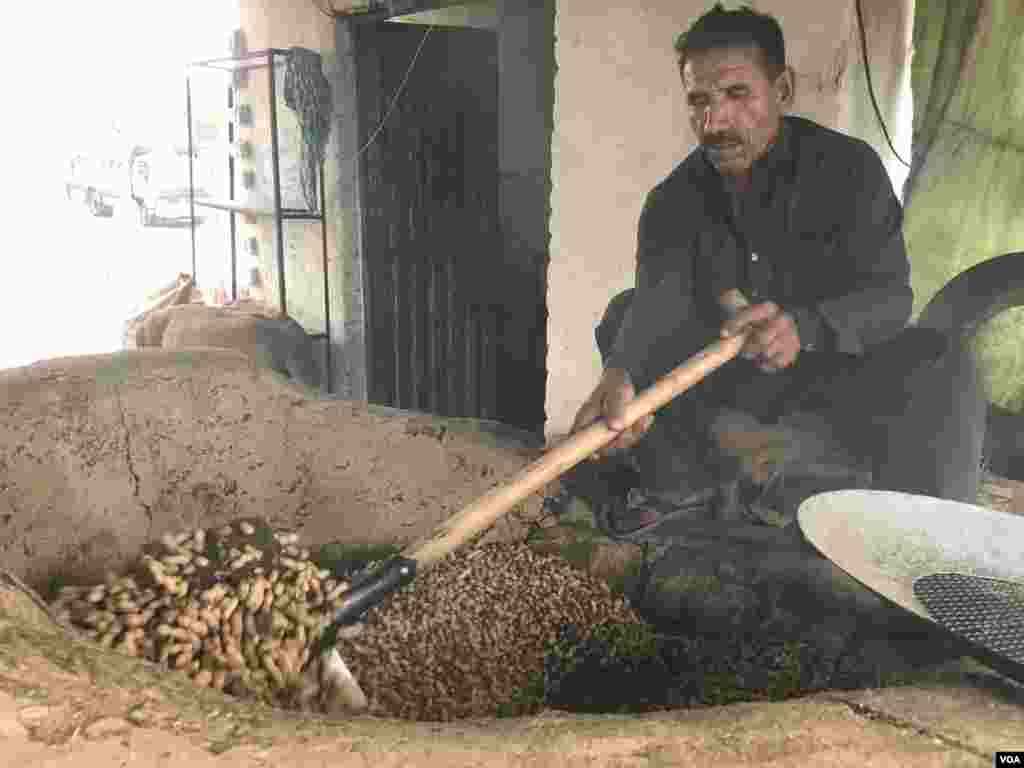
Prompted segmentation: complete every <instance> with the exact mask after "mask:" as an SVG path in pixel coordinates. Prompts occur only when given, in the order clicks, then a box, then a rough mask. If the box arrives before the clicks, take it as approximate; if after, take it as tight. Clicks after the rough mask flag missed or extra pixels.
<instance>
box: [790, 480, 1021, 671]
mask: <svg viewBox="0 0 1024 768" xmlns="http://www.w3.org/2000/svg"><path fill="white" fill-rule="evenodd" d="M797 519H798V521H799V525H800V528H801V530H802V531H803V533H804V536H805V537H806V538H807V540H808V541H810V542H811V544H813V545H814V546H815V547H816V548H817V549H818V550H819V551H820V552H821V553H822V554H823V555H824V556H825V557H827V558H829V559H830V560H831V561H832V562H834V563H835V564H836V565H837V566H839V567H840V568H842V569H843V570H844V571H846V572H847V573H848V574H850V575H851V576H852V577H853V578H855V579H857V580H858V581H859V582H861V583H862V584H864V586H866V587H868V588H869V589H871V590H873V591H874V592H875V593H877V594H879V595H881V596H882V597H884V598H886V599H887V600H889V601H891V602H892V603H895V604H896V605H898V606H899V607H901V608H903V609H904V610H907V611H910V612H911V613H914V614H916V615H918V616H920V617H922V618H924V619H926V620H928V621H931V622H933V623H935V624H937V625H938V626H939V627H941V628H942V629H944V630H946V631H947V632H951V633H952V634H954V635H956V636H957V637H958V638H960V639H961V640H964V641H966V643H967V644H968V645H969V646H971V647H972V648H974V649H976V650H977V651H978V653H977V655H978V657H979V659H981V660H982V661H984V662H985V663H988V664H990V665H991V666H993V668H996V669H997V670H998V671H1000V672H1002V673H1003V674H1006V675H1007V676H1009V677H1013V678H1014V679H1016V680H1020V681H1022V682H1024V517H1020V516H1017V515H1011V514H1007V513H1004V512H996V511H994V510H991V509H986V508H984V507H978V506H975V505H973V504H964V503H961V502H955V501H948V500H945V499H937V498H932V497H929V496H918V495H914V494H908V493H898V492H895V491H870V490H844V491H830V492H828V493H821V494H817V495H815V496H811V497H810V498H808V499H807V500H805V501H804V502H803V504H801V505H800V509H799V511H798V513H797Z"/></svg>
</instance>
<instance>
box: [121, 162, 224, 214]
mask: <svg viewBox="0 0 1024 768" xmlns="http://www.w3.org/2000/svg"><path fill="white" fill-rule="evenodd" d="M130 179H131V196H132V198H133V199H134V200H135V203H136V205H137V206H138V209H139V221H140V222H141V223H142V226H144V227H148V226H150V225H151V224H154V223H156V222H158V221H175V220H181V219H184V220H186V221H187V220H188V219H189V218H190V216H191V211H190V208H189V177H188V151H187V150H186V151H180V150H176V149H171V150H165V149H158V150H148V151H145V150H144V151H142V152H139V153H137V154H135V156H134V158H133V159H132V161H131V173H130ZM195 196H196V197H205V196H206V192H205V191H204V190H203V189H201V188H197V189H196V190H195ZM197 218H198V216H197Z"/></svg>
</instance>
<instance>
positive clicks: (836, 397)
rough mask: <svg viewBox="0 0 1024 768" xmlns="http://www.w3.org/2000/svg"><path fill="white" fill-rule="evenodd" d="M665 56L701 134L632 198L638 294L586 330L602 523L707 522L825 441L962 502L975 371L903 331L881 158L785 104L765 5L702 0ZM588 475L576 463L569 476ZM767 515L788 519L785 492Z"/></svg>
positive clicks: (776, 35)
mask: <svg viewBox="0 0 1024 768" xmlns="http://www.w3.org/2000/svg"><path fill="white" fill-rule="evenodd" d="M676 50H677V53H678V55H679V68H680V74H681V76H682V83H683V88H684V90H685V93H686V100H687V105H688V109H689V119H690V125H691V127H692V129H693V131H694V134H695V135H696V137H697V139H698V141H699V147H698V148H697V149H696V150H694V151H693V152H692V153H691V154H690V155H689V156H688V157H687V158H686V159H685V160H684V161H683V162H682V163H681V164H680V165H679V166H678V167H677V168H676V169H675V170H674V171H673V172H672V173H671V174H670V175H669V176H668V178H666V179H665V180H664V181H663V182H662V183H660V184H659V185H658V186H657V187H655V188H654V190H653V191H652V192H651V193H650V194H649V195H648V197H647V200H646V201H645V204H644V208H643V212H642V214H641V217H640V223H639V232H638V250H637V257H636V258H637V263H636V285H635V289H634V290H633V292H632V293H630V292H626V293H625V294H623V295H620V296H618V297H616V298H615V299H614V300H613V301H612V304H611V305H610V306H609V308H608V311H607V312H606V314H605V317H604V319H603V320H602V323H601V325H600V326H599V327H598V329H597V341H598V346H599V347H600V349H601V354H602V359H603V361H604V373H603V375H602V378H601V380H600V382H599V384H598V385H597V387H596V388H595V389H594V391H593V393H592V394H591V395H590V397H589V398H588V399H587V400H586V402H585V403H584V404H583V406H582V407H581V408H580V410H579V412H578V414H577V416H576V419H575V422H574V426H573V429H574V431H576V430H579V429H581V428H582V427H584V426H586V425H588V424H590V423H591V422H593V421H594V420H596V419H598V418H601V417H604V418H606V419H607V422H608V424H609V426H610V427H611V428H612V429H613V430H616V431H618V432H620V434H619V436H618V437H617V438H616V440H615V441H614V442H613V443H612V444H611V445H610V446H609V447H608V449H607V450H605V451H604V452H602V454H601V456H600V457H599V458H603V459H605V461H604V462H601V464H599V465H598V468H597V478H596V479H598V480H602V482H603V483H604V485H603V487H604V489H605V491H607V492H610V493H611V495H612V496H614V497H615V499H616V504H617V507H616V508H615V509H614V510H613V512H611V513H609V517H607V519H605V520H603V523H604V524H603V526H602V527H606V528H607V527H610V528H612V529H613V530H612V531H610V532H612V533H616V534H621V533H628V532H629V530H630V529H631V528H636V527H643V526H644V525H649V524H653V523H655V522H656V521H657V520H658V519H659V518H660V517H661V516H663V515H664V514H665V513H666V512H672V513H674V514H677V515H678V513H679V512H680V510H684V511H685V510H689V513H688V514H690V517H691V518H693V517H699V518H707V517H708V516H709V515H710V516H716V515H717V516H719V517H722V516H723V515H724V514H725V513H724V512H723V503H724V500H728V502H729V503H728V504H727V505H726V506H729V505H731V507H730V508H731V509H732V513H736V510H737V509H738V510H739V512H738V513H739V514H741V515H742V514H747V515H753V516H754V517H758V516H759V514H760V513H758V512H757V510H759V509H760V510H763V509H764V508H766V507H770V506H771V505H772V503H773V502H772V501H771V499H770V494H769V491H770V490H771V488H772V486H773V483H776V482H777V481H778V480H779V478H780V477H784V476H785V472H786V467H787V466H791V465H793V464H794V461H795V462H796V463H797V464H799V463H800V462H801V461H802V462H803V464H804V465H807V464H815V463H817V464H821V463H822V462H824V463H828V461H827V458H826V456H827V455H831V456H833V457H835V456H841V457H842V458H840V459H839V463H841V464H842V463H845V464H857V463H858V462H860V463H861V464H862V465H864V466H866V467H867V469H868V470H869V472H870V476H871V483H872V486H873V487H875V488H886V489H890V490H903V491H907V492H915V493H922V494H928V495H934V496H942V497H947V498H958V499H961V500H968V501H973V495H974V493H975V489H976V486H977V473H978V463H979V459H980V446H981V436H980V434H979V424H980V423H981V421H982V420H981V419H980V414H981V402H982V401H981V398H980V397H979V396H978V388H977V382H976V375H975V371H974V368H973V364H972V361H971V360H970V359H969V357H968V356H967V355H966V353H965V352H964V351H963V350H962V349H961V348H960V345H959V344H952V343H949V342H948V340H947V339H946V338H945V337H943V336H942V335H940V334H938V333H936V332H931V331H927V330H925V329H917V328H906V327H905V325H906V323H907V321H908V319H909V317H910V312H911V306H912V300H913V294H912V292H911V288H910V284H909V274H910V270H909V264H908V262H907V256H906V252H905V248H904V241H903V235H902V231H901V227H902V220H903V217H902V209H901V206H900V203H899V201H898V199H897V198H896V196H895V195H894V193H893V189H892V185H891V182H890V180H889V177H888V175H887V173H886V171H885V168H884V166H883V165H882V162H881V160H880V159H879V157H878V155H877V154H876V153H875V151H874V150H873V149H872V148H871V147H870V146H869V145H868V144H866V143H865V142H863V141H860V140H858V139H854V138H851V137H848V136H844V135H842V134H840V133H838V132H835V131H832V130H829V129H827V128H824V127H822V126H820V125H817V124H815V123H813V122H811V121H809V120H806V119H802V118H798V117H794V116H787V115H786V112H787V111H788V110H789V108H790V107H791V106H792V104H793V97H794V77H793V72H792V70H791V69H790V68H789V67H788V66H787V64H786V58H785V47H784V40H783V35H782V30H781V29H780V27H779V25H778V23H777V22H776V20H775V19H773V18H772V17H771V16H768V15H765V14H760V13H757V12H755V11H753V10H751V9H749V8H743V9H741V10H736V11H726V10H724V9H723V8H722V6H721V5H720V4H719V5H716V6H715V7H714V8H713V9H712V10H710V11H709V12H707V13H706V14H705V15H704V16H702V17H701V18H700V19H698V20H697V21H696V22H695V23H694V24H693V26H692V27H691V28H690V29H689V30H687V31H686V32H685V33H684V34H683V35H682V36H681V37H680V38H679V40H678V42H677V44H676ZM730 288H739V289H740V290H741V291H743V293H744V294H745V295H746V296H747V298H748V299H749V300H750V301H751V306H750V307H749V308H747V309H745V310H743V311H741V312H739V313H738V314H736V315H735V316H734V317H731V318H729V317H727V316H726V315H725V314H724V312H723V311H722V310H721V309H720V308H719V306H718V298H719V296H720V295H721V294H722V293H723V292H724V291H726V290H728V289H730ZM748 330H749V331H750V336H749V340H748V341H747V343H746V345H745V346H744V349H743V352H742V359H737V360H735V361H733V362H732V363H729V364H728V365H726V366H724V367H723V368H721V369H719V370H718V371H717V372H715V373H712V374H711V375H710V376H709V377H708V378H707V379H705V381H704V382H702V383H701V384H700V385H698V386H697V387H695V388H693V389H692V390H691V391H690V392H688V393H685V394H684V395H682V396H680V397H679V398H677V399H676V400H675V401H673V403H671V404H670V405H669V406H666V407H665V408H664V409H663V410H662V411H661V412H660V413H659V414H658V417H657V421H655V420H654V419H653V417H648V418H646V419H643V420H641V421H640V422H639V423H637V424H635V425H633V426H632V427H629V428H628V429H627V428H626V424H625V421H624V418H623V407H624V405H625V404H626V403H627V402H628V401H629V400H630V399H631V398H633V397H634V396H635V394H636V392H638V391H640V390H642V389H644V388H646V387H647V386H648V385H650V384H651V383H652V382H653V381H654V380H656V379H657V378H658V377H659V376H661V375H662V374H664V373H666V372H668V371H669V370H671V369H672V368H673V367H675V366H676V365H678V364H679V363H681V362H682V361H683V360H685V359H686V358H687V357H689V356H690V355H691V354H693V353H694V352H696V351H698V350H700V349H701V348H703V347H704V346H706V345H707V344H708V343H710V342H711V341H712V340H713V339H714V338H715V337H716V336H718V335H719V334H721V335H722V336H728V335H732V334H736V333H739V332H744V331H748ZM807 413H810V414H814V416H815V418H817V422H816V423H818V424H822V425H824V432H822V430H821V429H818V431H817V433H815V434H817V438H815V439H808V438H807V435H809V434H811V433H813V432H814V431H813V430H811V432H806V430H805V432H804V433H801V432H800V430H794V429H792V423H793V419H794V418H796V419H797V420H799V417H800V415H801V414H807ZM812 421H813V419H812ZM801 434H803V437H801ZM823 435H824V436H823ZM815 440H816V442H815ZM812 444H813V445H812ZM780 445H782V446H784V448H782V449H781V450H782V453H781V454H780V452H779V450H780V449H779V446H780ZM794 446H796V447H794ZM627 464H628V465H629V466H631V467H632V468H633V469H632V474H629V473H627V475H626V476H627V477H628V478H629V479H628V481H626V482H625V485H623V483H622V482H619V484H618V486H615V483H614V482H613V481H611V480H609V478H610V477H611V476H612V475H613V474H614V471H613V470H614V469H615V468H616V467H618V468H619V469H621V467H622V466H624V465H627ZM594 473H595V467H594V466H593V465H589V466H586V465H585V466H584V467H582V468H581V469H580V471H579V472H577V473H576V475H575V476H574V478H571V479H570V482H569V484H570V488H576V489H580V488H584V487H586V486H587V485H588V482H589V481H587V480H586V479H587V478H589V479H590V480H594V479H595V474H594ZM618 476H620V477H621V474H620V475H618ZM581 479H582V480H581ZM609 483H611V485H609ZM590 487H591V488H592V487H593V485H592V484H590ZM638 488H639V489H640V490H641V491H642V493H639V494H637V493H633V494H631V495H630V494H629V493H628V492H629V491H637V490H638ZM723 488H731V489H733V491H734V493H733V494H732V495H728V494H726V495H724V496H723V494H722V493H721V492H720V491H721V489H723ZM609 489H611V490H610V491H609ZM736 492H738V495H737V493H736ZM581 495H585V493H581ZM805 495H806V493H805ZM774 503H775V505H776V506H779V505H781V506H786V502H781V501H779V499H775V502H774ZM777 511H778V510H777ZM630 512H633V513H636V514H635V515H634V517H635V519H634V520H632V521H629V520H628V519H626V518H628V517H629V513H630ZM781 512H782V513H783V514H784V515H786V516H788V520H790V521H791V520H792V516H793V513H794V512H795V510H794V509H793V503H792V502H791V501H790V502H789V508H788V509H786V510H782V511H781ZM732 513H731V514H732Z"/></svg>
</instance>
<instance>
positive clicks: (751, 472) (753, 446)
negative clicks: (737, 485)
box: [714, 428, 787, 495]
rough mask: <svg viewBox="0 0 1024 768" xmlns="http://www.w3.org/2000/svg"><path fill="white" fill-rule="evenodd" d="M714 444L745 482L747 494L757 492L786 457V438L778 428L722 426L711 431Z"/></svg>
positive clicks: (774, 473)
mask: <svg viewBox="0 0 1024 768" xmlns="http://www.w3.org/2000/svg"><path fill="white" fill-rule="evenodd" d="M714 440H715V446H716V448H717V449H718V452H719V454H720V458H721V459H724V460H725V463H727V464H728V463H732V464H734V467H733V471H734V472H736V474H738V475H739V479H740V481H741V483H744V484H745V485H746V493H747V494H754V495H756V494H757V489H758V488H763V487H764V486H766V485H768V484H769V483H770V482H771V481H772V479H773V478H774V477H775V476H776V475H777V474H778V473H779V470H780V469H781V467H782V465H783V462H784V461H785V458H786V446H787V438H786V435H785V433H784V432H783V431H782V430H779V429H770V428H761V429H722V430H719V431H716V433H715V434H714Z"/></svg>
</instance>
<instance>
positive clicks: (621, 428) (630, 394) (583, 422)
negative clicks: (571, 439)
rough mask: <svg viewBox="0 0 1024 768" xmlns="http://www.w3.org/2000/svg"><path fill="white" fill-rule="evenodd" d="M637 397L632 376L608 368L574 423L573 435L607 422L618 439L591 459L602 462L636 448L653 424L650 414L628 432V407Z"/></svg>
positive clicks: (621, 370) (617, 369)
mask: <svg viewBox="0 0 1024 768" xmlns="http://www.w3.org/2000/svg"><path fill="white" fill-rule="evenodd" d="M635 397H636V389H635V388H634V387H633V382H632V380H631V379H630V377H629V373H628V372H626V371H625V370H623V369H622V368H608V369H606V370H605V372H604V374H603V375H602V376H601V381H600V382H599V383H598V385H597V387H595V388H594V391H593V392H591V393H590V397H588V398H587V399H586V401H585V402H584V403H583V405H582V406H580V409H579V411H578V412H577V414H576V418H575V420H574V421H573V423H572V433H576V432H579V431H580V430H582V429H585V428H586V427H589V426H590V425H591V424H593V423H594V422H595V421H597V420H598V419H601V418H603V419H605V421H606V423H607V424H608V428H609V429H611V430H613V431H615V432H618V433H619V435H618V437H616V438H615V439H614V440H612V442H610V443H608V445H606V446H605V447H604V448H603V449H602V450H600V451H598V452H597V453H595V454H594V456H592V457H591V458H594V459H599V458H603V457H605V456H608V455H611V454H614V453H619V452H620V451H624V450H627V449H629V448H632V447H633V446H634V445H636V444H637V443H638V442H639V441H640V439H641V438H642V437H643V436H644V435H645V434H646V433H647V431H648V430H649V429H650V428H651V424H653V423H654V415H653V414H649V415H647V416H645V417H643V418H642V419H640V420H638V421H637V422H636V423H635V424H634V425H633V426H631V427H630V428H629V429H626V404H627V403H628V402H629V401H630V400H632V399H633V398H635Z"/></svg>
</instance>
